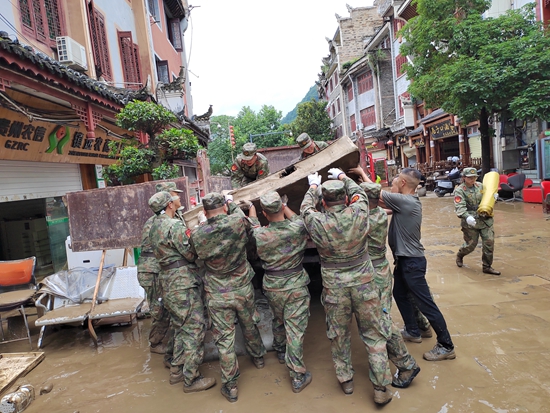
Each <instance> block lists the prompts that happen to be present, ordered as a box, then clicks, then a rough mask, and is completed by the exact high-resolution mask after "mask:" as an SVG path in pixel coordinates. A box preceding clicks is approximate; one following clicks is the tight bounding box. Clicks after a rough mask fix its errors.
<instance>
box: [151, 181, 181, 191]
mask: <svg viewBox="0 0 550 413" xmlns="http://www.w3.org/2000/svg"><path fill="white" fill-rule="evenodd" d="M155 189H156V190H157V192H162V191H165V192H183V191H182V190H181V189H178V187H177V186H176V183H175V182H160V183H158V184H157V185H156V186H155Z"/></svg>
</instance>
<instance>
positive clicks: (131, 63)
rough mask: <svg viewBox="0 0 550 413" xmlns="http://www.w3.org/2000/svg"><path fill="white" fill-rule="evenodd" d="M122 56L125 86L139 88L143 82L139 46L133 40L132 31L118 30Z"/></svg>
mask: <svg viewBox="0 0 550 413" xmlns="http://www.w3.org/2000/svg"><path fill="white" fill-rule="evenodd" d="M118 39H119V43H120V57H121V61H122V72H123V74H124V82H125V83H126V84H125V85H124V87H126V88H128V89H138V88H139V87H140V83H141V76H140V75H141V74H140V67H139V50H138V46H137V45H136V44H134V42H133V41H132V33H131V32H118Z"/></svg>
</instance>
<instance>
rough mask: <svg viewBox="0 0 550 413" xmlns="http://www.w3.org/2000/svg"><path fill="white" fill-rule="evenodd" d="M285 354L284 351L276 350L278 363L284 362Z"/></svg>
mask: <svg viewBox="0 0 550 413" xmlns="http://www.w3.org/2000/svg"><path fill="white" fill-rule="evenodd" d="M285 355H286V353H285V352H284V351H278V352H277V360H279V364H285Z"/></svg>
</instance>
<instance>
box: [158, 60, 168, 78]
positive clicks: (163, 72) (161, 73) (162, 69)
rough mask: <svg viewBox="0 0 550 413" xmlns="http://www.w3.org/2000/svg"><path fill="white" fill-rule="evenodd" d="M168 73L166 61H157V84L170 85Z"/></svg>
mask: <svg viewBox="0 0 550 413" xmlns="http://www.w3.org/2000/svg"><path fill="white" fill-rule="evenodd" d="M169 73H170V72H169V71H168V62H167V61H166V60H157V76H158V80H159V82H162V83H165V84H167V83H170V75H169Z"/></svg>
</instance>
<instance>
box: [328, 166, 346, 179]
mask: <svg viewBox="0 0 550 413" xmlns="http://www.w3.org/2000/svg"><path fill="white" fill-rule="evenodd" d="M343 173H344V171H342V170H341V169H340V168H330V169H329V170H328V179H339V178H338V177H339V176H340V175H341V174H343Z"/></svg>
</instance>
